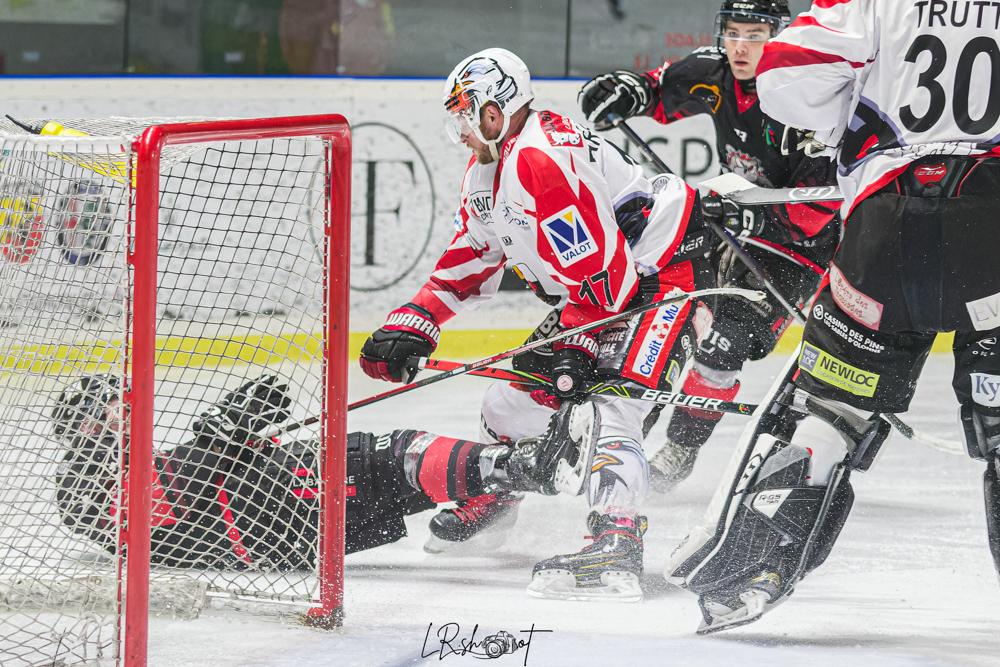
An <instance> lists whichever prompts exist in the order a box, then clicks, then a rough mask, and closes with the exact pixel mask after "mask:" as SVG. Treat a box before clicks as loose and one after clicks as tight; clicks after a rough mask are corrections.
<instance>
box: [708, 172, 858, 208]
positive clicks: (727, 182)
mask: <svg viewBox="0 0 1000 667" xmlns="http://www.w3.org/2000/svg"><path fill="white" fill-rule="evenodd" d="M701 184H702V185H704V186H705V187H707V188H711V189H712V190H714V191H715V192H717V193H719V194H720V195H722V196H723V197H725V198H726V199H728V200H729V201H731V202H733V203H734V204H740V205H743V206H763V205H766V204H808V203H810V202H821V201H829V202H833V201H843V200H844V196H843V195H842V194H841V193H840V188H838V187H837V186H836V185H817V186H809V187H799V188H761V187H758V186H756V185H754V184H753V183H751V182H750V181H748V180H747V179H745V178H743V177H742V176H739V175H737V174H720V175H718V176H716V177H714V178H710V179H708V180H706V181H702V182H701Z"/></svg>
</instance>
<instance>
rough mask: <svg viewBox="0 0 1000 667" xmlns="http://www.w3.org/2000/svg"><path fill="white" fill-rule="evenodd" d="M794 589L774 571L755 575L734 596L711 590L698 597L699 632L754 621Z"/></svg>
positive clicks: (715, 630)
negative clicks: (700, 621) (699, 611)
mask: <svg viewBox="0 0 1000 667" xmlns="http://www.w3.org/2000/svg"><path fill="white" fill-rule="evenodd" d="M793 590H794V589H793V588H792V587H791V586H789V585H788V582H787V580H786V579H785V578H784V577H782V576H781V575H780V574H778V573H777V572H774V571H770V570H769V571H765V572H762V573H761V574H759V575H757V576H755V577H753V578H752V579H750V581H749V582H747V584H746V586H745V587H742V590H739V591H738V592H736V593H733V594H731V595H720V594H718V593H711V594H705V595H701V596H699V598H698V606H699V607H700V608H701V615H702V623H701V625H700V626H699V627H698V634H699V635H707V634H710V633H713V632H719V631H720V630H728V629H730V628H737V627H739V626H741V625H747V624H748V623H753V622H754V621H756V620H757V619H759V618H760V617H761V616H763V615H764V614H765V613H767V612H768V611H770V610H771V609H773V608H774V607H777V606H778V605H779V604H781V603H782V602H784V601H785V600H787V599H788V597H789V596H790V595H791V594H792V591H793Z"/></svg>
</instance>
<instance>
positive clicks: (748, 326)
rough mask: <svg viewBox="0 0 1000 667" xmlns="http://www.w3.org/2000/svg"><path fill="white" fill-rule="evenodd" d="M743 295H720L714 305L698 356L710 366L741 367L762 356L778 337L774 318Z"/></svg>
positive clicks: (716, 367) (699, 344)
mask: <svg viewBox="0 0 1000 667" xmlns="http://www.w3.org/2000/svg"><path fill="white" fill-rule="evenodd" d="M738 301H740V299H726V298H724V299H720V300H719V302H718V305H717V306H716V307H715V308H713V310H712V315H713V322H712V329H711V331H709V333H708V335H707V336H705V337H704V338H703V339H702V340H701V341H699V343H698V349H697V350H696V351H695V359H696V360H697V361H698V362H699V363H703V364H705V365H706V366H708V367H709V368H714V369H716V370H720V371H738V370H740V369H741V368H743V364H744V363H745V362H747V361H753V360H757V359H763V358H764V357H766V356H767V355H768V354H770V352H771V350H773V349H774V346H775V344H777V342H778V339H777V337H776V336H775V333H774V331H773V330H772V327H773V324H774V320H772V319H768V318H766V317H765V316H764V315H762V314H761V313H758V312H757V311H755V310H753V309H751V308H749V307H748V306H747V305H746V302H745V301H744V302H743V303H737V302H738Z"/></svg>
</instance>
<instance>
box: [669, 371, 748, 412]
mask: <svg viewBox="0 0 1000 667" xmlns="http://www.w3.org/2000/svg"><path fill="white" fill-rule="evenodd" d="M739 391H740V383H739V382H737V383H736V384H734V385H733V386H732V387H716V386H715V385H713V384H712V383H710V382H709V381H708V380H706V379H705V378H704V377H703V376H702V374H701V373H699V372H698V370H697V369H696V368H692V369H691V370H690V371H688V376H687V378H686V379H685V380H684V393H685V394H691V395H692V396H704V397H705V398H714V399H716V400H719V401H732V400H734V399H735V398H736V394H738V393H739ZM678 410H684V411H685V412H687V413H688V414H689V415H691V416H692V417H694V418H695V419H704V420H706V421H715V422H717V421H719V420H720V419H722V413H720V412H707V411H705V410H692V409H690V408H678Z"/></svg>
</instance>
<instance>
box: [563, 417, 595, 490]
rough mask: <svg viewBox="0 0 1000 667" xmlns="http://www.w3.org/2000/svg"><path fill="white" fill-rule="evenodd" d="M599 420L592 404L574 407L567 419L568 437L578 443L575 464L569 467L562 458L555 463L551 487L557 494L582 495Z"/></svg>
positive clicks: (591, 458) (592, 454) (588, 474)
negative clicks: (552, 486)
mask: <svg viewBox="0 0 1000 667" xmlns="http://www.w3.org/2000/svg"><path fill="white" fill-rule="evenodd" d="M599 426H600V419H599V417H598V416H597V407H596V406H595V405H594V404H593V403H583V404H582V405H578V406H575V407H574V408H573V412H572V413H571V414H570V417H569V436H570V438H572V439H573V441H574V442H577V443H579V447H578V451H577V457H576V464H575V465H572V466H571V465H570V464H569V462H568V461H567V460H566V459H565V458H562V459H560V460H559V462H558V463H556V472H555V476H554V477H553V480H552V481H553V485H554V486H555V489H556V491H558V492H559V493H566V494H569V495H571V496H578V495H580V494H581V493H583V487H584V485H585V484H586V482H587V479H588V478H589V477H590V466H591V462H592V461H593V460H594V450H595V449H596V448H597V432H598V430H599Z"/></svg>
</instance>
